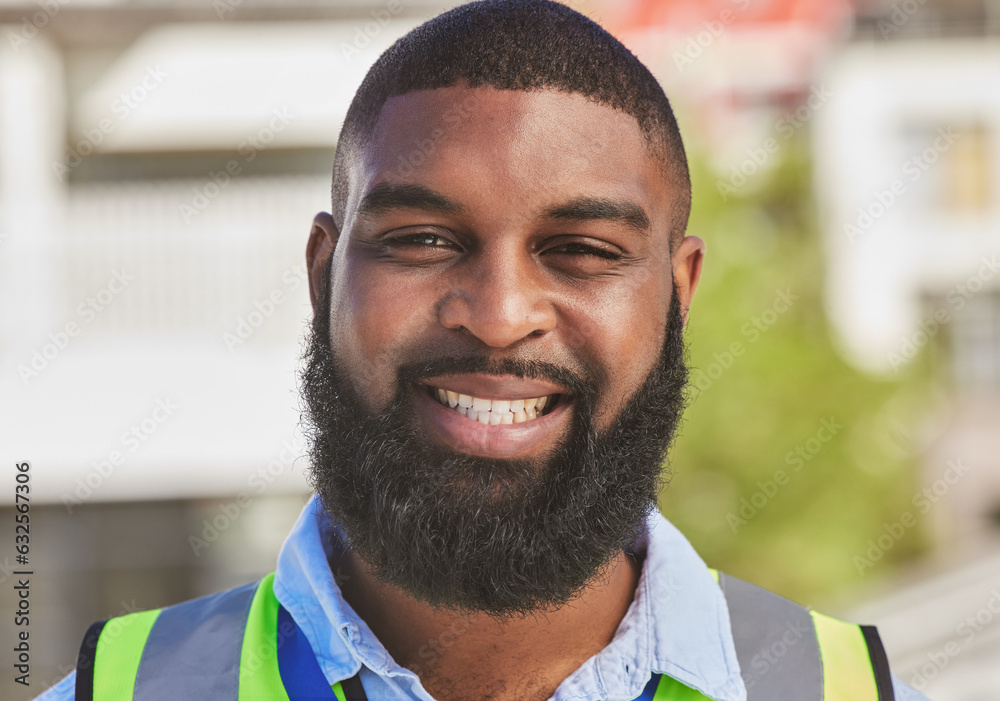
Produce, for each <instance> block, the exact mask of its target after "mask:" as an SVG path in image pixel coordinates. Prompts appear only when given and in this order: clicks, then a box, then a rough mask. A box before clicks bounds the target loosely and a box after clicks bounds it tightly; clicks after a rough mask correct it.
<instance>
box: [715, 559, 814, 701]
mask: <svg viewBox="0 0 1000 701" xmlns="http://www.w3.org/2000/svg"><path fill="white" fill-rule="evenodd" d="M719 585H720V586H721V587H722V591H723V593H724V594H725V595H726V602H727V603H728V604H729V619H730V621H731V622H732V626H733V642H735V644H736V657H737V658H738V659H739V661H740V671H741V673H742V676H743V683H744V684H746V687H747V701H775V700H776V699H795V701H823V658H822V657H821V656H820V652H819V643H818V642H817V641H816V628H815V626H814V625H813V621H812V616H810V615H809V609H807V608H805V607H804V606H799V605H798V604H796V603H794V602H792V601H789V600H788V599H784V598H782V597H780V596H778V595H777V594H773V593H771V592H769V591H767V590H766V589H761V588H760V587H758V586H754V585H753V584H749V583H747V582H744V581H742V580H739V579H736V578H735V577H729V576H727V575H725V574H723V573H721V572H720V573H719Z"/></svg>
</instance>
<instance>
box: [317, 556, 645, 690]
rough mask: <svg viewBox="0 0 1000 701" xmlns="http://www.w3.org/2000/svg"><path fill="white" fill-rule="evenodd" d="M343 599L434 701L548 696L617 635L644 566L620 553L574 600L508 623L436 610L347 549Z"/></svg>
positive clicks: (343, 566)
mask: <svg viewBox="0 0 1000 701" xmlns="http://www.w3.org/2000/svg"><path fill="white" fill-rule="evenodd" d="M335 567H340V568H342V569H341V571H343V572H344V573H345V574H347V575H348V576H346V577H343V582H344V583H343V584H342V585H341V589H342V591H343V593H344V598H345V599H346V600H347V602H348V603H349V604H350V605H351V606H352V607H353V608H354V610H355V611H357V613H358V615H359V616H361V618H362V619H363V620H364V621H365V622H366V623H367V624H368V626H369V627H370V628H371V629H372V631H373V632H374V633H375V635H376V637H378V639H379V640H380V641H381V642H382V644H383V645H385V647H386V649H387V650H388V651H389V654H391V655H392V657H393V659H394V660H395V661H396V662H397V663H398V664H400V665H401V666H403V667H407V668H408V669H411V670H413V671H414V672H416V673H417V675H418V676H419V677H420V679H421V683H422V684H423V686H424V688H425V689H426V690H427V692H428V693H430V694H431V695H432V696H433V697H434V698H435V699H439V700H440V701H448V700H449V699H460V698H492V699H496V701H502V700H503V699H520V700H527V699H536V698H537V699H547V698H549V697H550V696H551V695H552V694H553V693H554V692H555V689H556V687H557V686H559V684H560V683H561V682H562V680H563V679H565V678H566V677H568V676H569V675H570V674H571V673H572V672H573V671H575V670H576V669H577V668H578V667H579V666H580V665H581V664H583V662H585V661H586V660H587V659H588V658H590V657H592V656H593V655H595V654H597V653H598V652H600V651H601V650H602V649H603V648H604V647H605V646H607V645H608V643H610V642H611V639H612V638H613V637H614V634H615V631H616V630H617V629H618V625H619V624H620V623H621V621H622V618H624V616H625V613H626V611H628V607H629V605H630V604H631V603H632V599H633V597H634V595H635V589H636V586H637V585H638V582H639V574H640V569H641V568H640V565H639V563H638V562H636V560H635V558H634V557H632V556H630V555H626V554H625V553H619V554H618V555H617V556H616V557H615V558H614V559H613V560H612V561H611V563H610V565H609V567H608V569H607V571H606V573H605V574H604V576H602V577H600V578H598V579H596V580H595V581H594V582H592V583H591V584H589V585H587V587H585V588H584V590H583V591H582V592H581V594H580V595H579V596H578V597H577V598H576V599H574V600H573V601H571V602H570V603H568V604H566V605H564V606H562V607H559V608H553V609H547V610H544V611H539V612H538V613H536V614H533V615H530V616H527V617H524V618H516V619H511V620H505V621H503V622H501V621H498V620H496V619H494V618H491V617H489V616H487V615H485V614H476V613H472V614H462V613H458V612H456V611H453V610H448V609H445V608H440V607H439V608H432V607H431V606H429V605H428V604H426V603H424V602H421V601H418V600H416V599H414V598H413V597H411V596H410V595H408V594H406V593H405V592H403V591H401V590H400V589H398V588H396V587H393V586H389V585H386V584H384V583H383V582H380V581H379V580H378V579H376V578H375V577H374V576H373V575H372V572H371V569H370V568H369V567H368V565H367V564H366V563H365V562H364V561H363V560H362V559H361V558H360V557H358V556H357V555H356V554H355V553H353V552H352V553H348V554H346V555H345V556H344V558H343V560H342V561H341V562H340V563H335Z"/></svg>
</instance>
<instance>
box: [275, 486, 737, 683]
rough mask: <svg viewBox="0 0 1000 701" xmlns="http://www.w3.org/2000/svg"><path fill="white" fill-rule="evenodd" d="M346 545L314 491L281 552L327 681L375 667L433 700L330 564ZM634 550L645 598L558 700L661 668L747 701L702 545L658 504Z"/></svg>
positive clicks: (284, 585) (639, 596)
mask: <svg viewBox="0 0 1000 701" xmlns="http://www.w3.org/2000/svg"><path fill="white" fill-rule="evenodd" d="M343 542H344V538H343V534H342V533H341V531H340V529H339V528H338V527H337V526H336V525H335V524H333V523H332V522H331V520H330V519H329V518H328V517H327V516H326V513H325V511H324V510H323V508H322V506H321V504H320V502H319V500H318V499H317V498H316V497H315V496H314V497H313V498H312V499H311V500H310V502H309V503H308V504H307V505H306V507H305V508H304V509H303V511H302V514H301V515H300V516H299V520H298V521H297V522H296V524H295V526H294V528H293V529H292V531H291V533H290V534H289V536H288V538H287V540H286V541H285V544H284V545H283V546H282V549H281V553H280V554H279V556H278V566H277V571H276V573H275V578H274V593H275V596H276V597H277V598H278V601H280V602H281V604H282V606H284V607H285V609H287V610H288V612H289V613H290V614H291V615H292V618H294V619H295V622H296V623H297V624H298V625H299V627H300V628H301V629H302V631H303V632H304V633H305V635H306V637H307V638H308V640H309V643H310V645H311V646H312V648H313V651H314V652H315V653H316V657H317V660H318V662H319V664H320V668H321V669H322V670H323V672H324V674H325V675H326V677H327V679H329V680H331V681H332V682H336V681H340V680H343V679H347V678H348V677H351V676H353V675H354V674H356V673H357V672H358V670H359V669H360V667H361V665H365V666H366V667H368V668H369V669H371V670H372V671H373V672H375V673H376V674H379V675H381V676H383V677H397V680H396V681H397V682H398V683H401V684H403V685H404V686H409V687H412V689H411V691H412V692H413V693H414V695H416V696H417V697H419V698H429V697H428V696H427V695H426V693H420V692H421V691H422V688H420V687H419V683H418V682H417V677H416V675H415V674H413V672H411V671H410V670H408V669H405V668H403V667H400V666H399V665H397V664H396V663H395V661H394V660H393V659H392V657H391V656H390V655H389V653H388V651H387V650H386V649H385V647H384V646H383V645H382V643H381V642H379V640H378V639H377V638H376V637H375V634H374V633H373V632H372V631H371V629H370V628H369V627H368V625H367V624H366V623H365V622H364V621H363V620H362V619H361V618H360V617H359V616H358V615H357V613H355V612H354V609H352V608H351V606H350V605H349V604H348V603H347V602H346V601H345V600H344V597H343V595H342V594H341V591H340V587H339V586H338V584H337V581H336V579H337V577H338V576H339V575H338V573H336V572H331V571H330V565H329V562H330V559H331V557H332V556H333V555H335V554H336V550H337V549H338V548H342V547H343V546H342V543H343ZM632 549H633V551H635V552H636V553H643V552H644V553H645V558H644V560H643V566H642V574H641V576H640V578H639V585H638V587H637V589H636V596H635V599H634V600H633V601H632V604H631V606H630V607H629V609H628V612H627V613H626V615H625V618H624V619H623V620H622V623H621V625H620V626H619V627H618V631H617V632H616V633H615V637H614V639H613V640H612V641H611V643H610V644H609V645H608V646H607V647H605V648H604V649H603V650H602V651H601V652H599V653H598V654H597V655H595V656H593V657H591V658H590V659H589V660H587V661H586V662H585V663H584V664H583V665H582V666H581V667H580V668H579V669H577V670H576V671H575V672H574V673H573V674H572V675H570V676H569V678H567V679H566V680H565V681H564V682H563V683H562V684H561V685H560V686H559V689H558V690H557V691H556V694H555V696H554V698H555V699H557V700H564V701H569V700H570V699H574V700H580V701H598V700H599V699H604V698H609V697H611V698H615V697H617V698H635V697H637V696H639V694H640V693H641V692H642V688H643V686H644V685H645V681H646V680H648V678H649V673H650V672H651V671H652V672H659V673H663V674H667V675H669V676H671V677H674V678H675V679H677V680H678V681H680V682H682V683H684V684H687V685H688V686H690V687H692V688H695V689H698V690H699V691H701V692H702V693H704V694H705V695H707V696H709V697H710V698H712V699H716V700H717V701H745V699H746V690H745V688H744V685H743V682H742V680H741V678H740V674H739V664H738V662H737V660H736V650H735V647H734V645H733V637H732V633H731V629H730V624H729V610H728V607H727V606H726V602H725V598H724V596H723V594H722V590H721V589H720V588H719V586H718V584H717V583H716V582H715V579H714V578H713V577H712V575H711V573H710V572H709V571H708V569H707V567H706V566H705V563H704V562H703V561H702V559H701V558H700V557H699V556H698V554H697V553H696V552H695V551H694V548H693V547H692V546H691V544H690V543H688V541H687V539H686V538H684V536H683V535H681V533H680V532H679V531H678V530H677V529H676V528H675V527H674V526H673V524H671V523H670V522H669V521H667V520H666V519H665V518H664V517H663V516H662V515H661V514H660V512H659V511H657V510H655V509H654V510H653V511H652V512H651V513H650V514H649V516H648V517H647V520H646V529H645V532H644V534H643V536H642V537H641V538H640V539H639V540H638V541H637V542H636V543H635V544H634V545H633V548H632ZM418 689H420V691H418Z"/></svg>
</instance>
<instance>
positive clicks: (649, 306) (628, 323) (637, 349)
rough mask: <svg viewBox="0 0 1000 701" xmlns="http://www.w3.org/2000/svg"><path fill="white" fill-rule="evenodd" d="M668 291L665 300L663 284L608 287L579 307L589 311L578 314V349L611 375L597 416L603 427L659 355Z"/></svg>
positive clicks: (667, 304) (640, 382) (615, 414)
mask: <svg viewBox="0 0 1000 701" xmlns="http://www.w3.org/2000/svg"><path fill="white" fill-rule="evenodd" d="M647 283H648V284H647ZM669 294H670V293H669V291H668V292H667V293H666V295H667V296H666V297H665V298H664V297H663V296H662V295H663V291H662V290H661V289H660V286H659V285H658V284H656V283H655V282H652V281H651V280H647V281H646V282H644V283H642V284H635V285H629V286H623V287H622V288H619V289H617V290H615V291H614V292H612V291H608V293H607V294H602V295H600V296H599V297H598V298H597V299H598V300H599V301H597V302H596V303H595V301H594V300H590V301H589V302H588V303H586V304H583V303H578V304H577V305H576V306H575V308H576V309H581V310H587V312H586V314H578V315H577V316H576V323H575V324H574V326H575V327H576V328H577V329H578V330H579V331H578V333H577V345H578V351H579V352H582V353H585V354H586V355H589V356H590V357H591V358H593V360H594V361H595V362H596V363H597V364H598V365H599V366H600V367H601V368H603V369H604V372H605V373H606V382H605V387H604V392H603V394H602V396H601V397H600V398H599V400H598V405H597V406H596V407H595V414H594V422H595V425H596V427H597V428H598V429H599V430H602V429H605V428H607V427H608V426H610V425H611V422H612V421H613V420H614V419H615V417H617V415H618V414H619V412H620V411H621V409H622V408H623V407H624V406H625V402H626V400H627V399H628V398H629V397H631V395H632V394H633V393H634V392H635V391H636V390H637V389H638V388H639V387H640V386H641V385H642V383H643V382H644V381H645V379H646V377H647V376H648V375H649V373H650V371H652V369H653V366H654V364H655V363H656V362H657V360H658V359H659V352H660V346H661V344H662V342H663V338H664V333H665V332H666V320H667V310H668V308H669V303H670V297H669Z"/></svg>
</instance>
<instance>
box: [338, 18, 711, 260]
mask: <svg viewBox="0 0 1000 701" xmlns="http://www.w3.org/2000/svg"><path fill="white" fill-rule="evenodd" d="M462 83H464V84H467V85H468V86H469V87H473V88H475V87H491V88H496V89H498V90H526V91H530V90H541V89H555V90H561V91H564V92H569V93H578V94H580V95H583V96H584V97H587V98H588V99H590V100H593V101H594V102H597V103H599V104H602V105H606V106H608V107H611V108H613V109H616V110H619V111H621V112H624V113H626V114H628V115H631V116H632V117H634V118H635V119H636V121H637V122H638V123H639V128H640V130H641V131H642V133H643V135H644V137H645V139H646V142H647V146H648V147H649V148H650V150H651V153H652V154H653V156H654V157H655V158H656V159H658V160H659V161H660V163H661V165H662V172H663V173H664V175H665V177H666V179H667V182H668V183H669V184H670V185H671V186H672V187H674V188H676V190H677V193H676V195H675V197H674V206H675V211H674V216H673V217H672V222H671V232H670V238H671V246H673V243H674V242H676V241H678V240H679V239H680V238H681V236H683V233H684V230H685V229H686V227H687V220H688V214H689V212H690V208H691V179H690V175H689V173H688V167H687V157H686V156H685V153H684V145H683V143H682V141H681V135H680V131H679V130H678V128H677V121H676V119H675V118H674V113H673V110H672V109H671V107H670V101H669V100H668V99H667V96H666V95H665V94H664V92H663V88H662V87H661V86H660V84H659V83H658V82H657V81H656V78H654V77H653V74H652V73H650V71H649V69H648V68H646V66H644V65H643V64H642V62H640V61H639V59H638V58H636V57H635V55H634V54H632V52H631V51H629V50H628V49H627V48H625V46H623V45H622V43H621V42H620V41H618V40H617V39H615V38H614V37H613V36H612V35H611V34H610V33H608V32H607V31H606V30H605V29H603V28H602V27H601V26H600V25H598V24H597V23H595V22H594V21H592V20H590V19H589V18H587V17H586V16H584V15H582V14H580V13H579V12H577V11H576V10H573V9H572V8H569V7H566V6H565V5H562V4H560V3H557V2H550V1H549V0H479V1H478V2H471V3H469V4H467V5H462V6H460V7H457V8H455V9H453V10H450V11H448V12H445V13H444V14H441V15H438V16H437V17H435V18H434V19H431V20H429V21H428V22H425V23H424V24H422V25H420V26H419V27H417V28H416V29H414V30H412V31H411V32H409V33H408V34H406V35H405V36H403V37H401V38H400V39H398V40H397V41H396V42H395V43H394V44H393V45H392V46H391V47H389V48H388V49H387V50H386V51H385V53H383V54H382V55H381V56H380V57H379V58H378V60H377V61H376V62H375V64H374V65H373V66H372V67H371V69H370V70H369V71H368V74H367V75H366V76H365V79H364V81H363V82H362V83H361V87H360V88H358V92H357V93H356V94H355V96H354V100H353V101H352V102H351V106H350V108H349V109H348V111H347V117H346V119H345V120H344V126H343V128H342V129H341V132H340V139H339V140H338V144H337V153H336V156H335V157H334V165H333V193H332V194H333V203H332V204H333V212H332V214H333V219H334V222H335V223H336V225H337V227H338V228H342V227H343V224H344V218H345V216H346V208H347V194H348V190H349V186H350V163H351V161H352V160H353V159H352V158H351V157H350V155H351V153H352V151H354V150H355V149H356V147H357V146H358V145H359V144H361V143H363V142H364V140H365V139H366V138H369V137H371V135H372V133H373V131H374V129H375V125H376V123H377V121H378V117H379V113H380V112H381V110H382V107H383V106H384V105H385V103H386V101H387V100H389V99H390V98H392V97H396V96H398V95H405V94H406V93H409V92H413V91H416V90H431V89H435V88H446V87H451V86H454V85H458V84H462Z"/></svg>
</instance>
